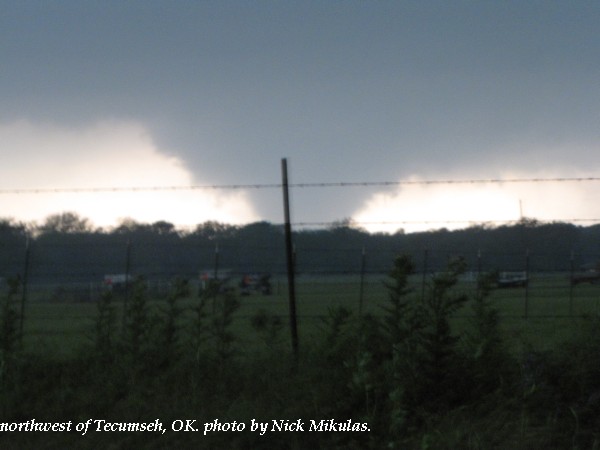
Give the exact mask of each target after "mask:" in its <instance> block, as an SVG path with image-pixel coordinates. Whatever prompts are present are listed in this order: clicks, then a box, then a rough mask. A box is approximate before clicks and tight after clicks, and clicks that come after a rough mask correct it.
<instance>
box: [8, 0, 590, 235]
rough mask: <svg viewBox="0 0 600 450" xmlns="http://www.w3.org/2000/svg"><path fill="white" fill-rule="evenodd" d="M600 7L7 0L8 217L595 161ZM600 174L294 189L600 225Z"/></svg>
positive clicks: (334, 211) (192, 210) (453, 217)
mask: <svg viewBox="0 0 600 450" xmlns="http://www.w3.org/2000/svg"><path fill="white" fill-rule="evenodd" d="M598 23H600V4H598V3H595V2H587V1H583V0H574V1H572V2H559V1H534V0H532V1H527V2H522V1H516V0H509V1H506V2H467V1H451V2H448V1H441V0H432V1H426V2H413V1H406V2H393V1H381V2H363V1H358V0H349V1H346V2H322V1H306V2H276V1H266V0H264V1H262V0H261V1H256V2H245V1H241V0H225V1H206V2H167V1H157V0H148V1H129V2H120V1H116V0H109V1H106V2H80V1H76V0H64V1H61V2H46V1H41V0H25V1H16V0H0V42H1V44H0V61H2V71H1V72H0V96H1V98H2V102H1V103H0V161H2V164H1V165H0V218H2V217H6V218H9V217H10V218H14V219H15V220H20V221H43V219H44V217H46V216H48V215H50V214H53V213H59V212H62V211H75V212H78V213H79V214H81V215H82V216H84V217H88V218H90V219H91V220H92V221H94V222H95V223H96V224H97V225H100V226H110V225H114V224H116V223H117V221H118V220H119V219H121V218H125V217H131V218H134V219H136V220H139V221H143V222H152V221H157V220H167V221H170V222H173V223H175V224H177V225H180V226H191V225H194V224H197V223H201V222H204V221H206V220H218V221H222V222H230V223H247V222H251V221H256V220H268V221H271V222H282V220H283V213H282V204H281V203H282V202H281V192H280V190H278V189H195V190H160V191H152V190H143V191H135V192H133V191H118V192H95V193H90V192H86V193H72V192H60V193H37V194H33V193H24V192H22V193H19V194H15V193H12V191H14V190H27V189H41V190H46V189H67V190H68V189H75V188H77V189H81V188H84V189H85V188H113V187H115V188H125V187H153V186H190V185H229V186H230V185H249V184H277V183H280V181H281V173H280V161H281V158H283V157H287V158H288V163H289V170H290V181H291V182H292V183H319V182H324V183H335V182H349V183H356V182H363V181H365V182H373V181H392V182H394V181H400V180H408V181H413V182H418V181H425V180H467V179H515V178H527V179H529V178H568V177H582V178H588V177H592V178H596V177H597V176H598V174H599V169H600V151H599V150H600V83H599V82H598V80H600V58H599V57H598V55H600V34H599V33H598V32H597V24H598ZM599 195H600V182H599V181H585V182H536V183H504V184H501V183H487V184H485V183H476V184H473V183H463V184H419V183H415V184H399V185H392V186H368V187H357V186H354V187H321V188H316V187H313V188H303V189H301V188H296V189H293V190H292V208H293V209H292V219H293V221H295V222H308V223H311V222H318V223H323V222H332V221H338V220H342V219H345V218H352V219H353V220H354V221H356V222H358V223H359V224H360V223H362V224H364V226H365V227H366V228H367V229H369V230H371V231H391V232H393V231H395V230H397V229H398V228H403V229H405V230H406V231H417V230H421V229H428V228H439V227H442V226H443V227H446V228H455V227H462V226H466V225H468V224H469V223H473V222H475V223H479V222H488V221H509V220H518V219H519V218H520V217H521V216H522V215H524V216H527V217H532V218H537V219H540V220H548V221H552V220H566V221H568V220H580V221H581V220H583V219H590V222H581V223H592V222H593V221H594V219H597V221H598V222H600V204H598V202H597V201H595V200H596V199H597V198H598V196H599Z"/></svg>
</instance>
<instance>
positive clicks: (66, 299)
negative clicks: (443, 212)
mask: <svg viewBox="0 0 600 450" xmlns="http://www.w3.org/2000/svg"><path fill="white" fill-rule="evenodd" d="M598 181H600V178H597V177H585V178H548V179H542V178H528V179H470V180H424V181H413V180H407V181H380V182H358V183H357V182H336V183H297V184H290V185H289V188H291V189H306V188H316V189H321V188H346V187H359V188H360V187H373V186H375V187H389V186H399V185H414V184H422V185H428V184H443V185H450V184H482V183H488V184H489V183H572V182H576V183H584V182H598ZM282 187H283V184H278V183H275V184H240V185H203V186H150V187H128V188H120V187H105V188H102V187H100V188H81V189H60V188H59V189H5V190H0V195H3V194H16V195H31V194H34V195H35V194H41V193H46V194H47V193H66V192H68V193H85V192H96V193H97V192H126V191H128V192H135V191H164V190H198V189H228V190H248V189H281V188H282ZM557 221H565V222H572V223H600V219H594V218H569V219H565V218H557ZM457 222H460V223H471V221H470V220H465V221H443V220H442V221H435V222H433V221H431V222H425V223H427V224H436V225H440V224H442V225H443V224H450V223H457ZM516 222H517V221H515V220H506V221H494V222H493V223H494V224H499V223H503V224H508V223H516ZM381 223H382V222H379V224H381ZM385 223H386V224H395V225H402V224H407V223H415V221H397V222H385ZM419 223H421V224H424V222H419ZM479 223H481V222H479ZM366 224H373V222H369V223H367V222H364V223H360V222H358V223H355V224H353V225H357V226H361V225H366ZM291 225H292V226H293V227H294V228H295V229H300V230H302V229H311V228H314V227H317V228H318V227H331V226H335V225H336V222H301V221H299V222H293V223H291ZM20 245H22V246H21V248H15V247H13V248H10V249H7V248H4V249H2V250H3V253H4V272H5V273H4V274H2V273H0V277H2V281H1V284H0V289H2V290H3V292H5V291H6V290H7V289H8V287H7V278H8V276H9V275H14V276H16V277H18V278H19V280H20V283H21V286H22V287H21V291H20V297H19V300H20V305H19V308H20V329H21V332H22V334H23V333H25V334H27V333H30V334H33V335H36V334H39V335H43V334H45V333H46V334H47V333H51V334H52V333H58V334H60V333H64V332H65V331H64V329H63V330H62V331H61V328H60V326H58V327H54V325H56V323H59V324H60V323H61V322H63V323H68V322H73V321H78V320H81V319H83V318H89V311H90V310H89V308H87V305H90V304H93V303H94V302H95V301H97V300H98V299H99V297H100V295H101V294H102V292H103V291H104V290H106V289H108V288H111V287H112V288H115V286H114V285H112V286H111V285H110V283H112V282H113V281H114V280H112V281H111V278H110V277H114V276H124V277H125V280H128V279H129V277H131V276H135V275H143V276H144V277H145V278H146V280H147V283H148V285H149V288H150V292H152V293H153V294H154V295H155V296H156V298H161V297H163V296H164V295H166V292H167V291H168V289H169V287H170V282H171V280H172V279H173V278H174V277H183V278H186V279H189V280H191V281H192V285H193V287H194V289H197V290H199V289H200V288H201V286H202V283H203V279H206V278H207V277H213V278H222V279H228V280H229V281H230V282H231V283H232V284H233V287H234V288H238V287H239V286H238V283H239V281H240V280H241V279H242V278H243V277H245V276H247V275H250V274H252V275H254V274H261V273H269V274H272V275H273V280H272V282H273V297H272V298H273V300H269V301H265V299H263V298H261V297H260V295H259V294H255V293H253V295H252V296H250V297H249V298H248V299H247V300H248V301H247V302H246V303H248V304H252V305H256V304H261V302H262V303H264V304H266V305H269V304H272V302H273V301H277V302H279V306H280V307H279V308H277V311H279V312H281V313H282V314H285V311H284V308H283V307H281V306H282V305H283V306H284V305H285V295H286V283H287V281H286V278H285V273H286V264H285V258H284V247H283V244H282V243H278V244H274V245H272V246H265V245H262V246H261V245H256V244H246V245H244V248H243V249H239V248H228V247H227V246H226V245H223V244H217V243H215V244H214V245H213V244H198V245H195V246H194V245H189V243H187V242H173V243H170V244H164V243H162V244H160V245H159V246H158V247H157V246H155V247H154V248H153V247H152V246H148V245H147V243H143V242H136V241H132V240H130V239H121V240H120V241H119V240H118V239H117V240H113V241H112V242H111V243H109V244H107V243H106V242H100V243H97V244H92V243H82V242H76V241H73V242H70V243H68V244H66V243H55V244H52V245H50V244H46V245H45V246H42V245H40V243H39V242H37V241H36V239H35V238H31V237H27V238H26V239H25V241H24V242H22V243H21V244H20ZM176 250H177V251H176ZM402 251H403V249H402V248H386V249H382V248H367V247H365V246H364V245H363V246H357V247H356V248H339V247H330V248H328V247H324V246H320V247H310V246H302V245H299V243H298V242H297V241H296V242H295V246H294V271H295V274H296V275H297V280H298V317H299V318H300V320H312V319H320V318H322V317H324V316H325V315H326V313H327V305H328V303H331V304H342V305H345V306H347V307H349V308H351V309H353V310H356V311H358V312H359V313H362V312H363V311H376V310H377V308H378V305H380V304H381V303H383V302H384V301H385V296H386V291H385V287H384V285H383V280H384V279H385V276H386V274H387V270H388V269H389V267H390V266H391V264H392V262H393V258H394V257H395V256H397V255H398V254H399V253H402ZM274 252H277V253H278V254H279V255H280V256H279V257H278V258H275V259H272V258H271V262H270V264H268V265H264V264H263V265H261V264H260V263H259V261H260V255H272V254H273V253H274ZM413 253H415V254H413V257H414V259H415V264H416V268H417V270H416V273H415V275H414V276H413V278H412V284H413V289H414V291H415V292H416V293H422V294H421V295H424V294H423V293H424V292H425V291H426V287H427V284H428V281H429V279H430V277H431V276H432V275H433V274H435V273H438V272H440V271H443V270H444V266H445V262H446V261H448V259H449V258H451V257H454V256H457V252H456V250H453V251H448V250H443V249H436V248H425V247H423V248H422V249H421V250H420V251H416V252H413ZM51 254H52V255H54V257H53V258H50V257H49V255H51ZM56 255H59V256H60V255H62V256H63V257H65V255H67V256H69V257H71V258H72V259H73V258H74V259H75V260H76V261H77V264H76V265H75V266H71V267H70V268H69V270H68V272H66V271H65V268H64V267H61V266H60V258H59V259H56V257H55V256H56ZM153 255H154V256H153ZM156 255H158V256H156ZM176 255H179V256H178V257H180V258H181V255H184V257H182V258H181V259H178V257H177V256H176ZM348 255H351V257H349V256H348ZM342 256H343V257H342ZM459 256H462V257H464V258H465V260H466V261H467V270H466V273H465V275H464V277H463V279H462V280H461V283H460V288H461V289H464V290H466V291H470V292H473V291H474V289H476V279H477V276H478V275H479V274H481V273H483V272H489V271H494V270H496V271H500V272H503V273H500V274H499V275H501V276H505V277H507V280H508V281H507V286H500V284H499V287H500V288H499V289H498V290H497V293H495V294H494V300H495V301H496V302H497V304H499V305H502V302H504V304H505V305H502V306H505V307H503V308H501V312H502V315H503V316H504V317H507V318H510V317H514V318H524V319H557V318H570V317H576V316H580V315H582V314H591V313H598V308H599V307H598V300H599V297H600V296H599V295H598V294H599V293H598V292H597V291H596V288H595V286H594V285H595V284H596V283H599V284H600V278H599V277H598V276H597V269H598V268H596V267H594V268H591V269H589V268H588V269H586V270H582V269H581V267H582V266H583V265H584V262H585V261H583V260H580V258H579V256H580V255H577V254H575V253H573V252H571V253H570V254H568V255H565V254H556V255H550V254H536V253H532V252H530V251H528V250H527V249H526V248H524V249H523V252H522V253H521V254H514V253H513V254H508V253H506V254H501V253H498V252H496V253H495V254H490V253H486V252H485V251H483V252H482V251H481V250H479V251H477V252H471V253H468V254H467V253H463V254H461V255H459ZM157 257H158V258H160V259H162V260H163V262H164V260H165V258H166V260H167V261H168V264H167V267H166V268H165V266H164V265H163V266H160V268H157V267H159V266H156V265H152V264H151V263H150V262H151V261H152V260H153V259H156V258H157ZM549 258H552V259H561V260H562V263H561V264H560V265H559V266H560V267H559V269H549V268H548V264H545V263H544V261H545V260H547V259H549ZM315 260H318V261H320V262H321V263H320V264H319V269H318V270H315V269H314V265H313V264H312V263H311V262H312V261H315ZM342 260H343V261H345V263H344V264H341V263H340V261H342ZM489 260H493V261H495V262H496V263H495V264H494V265H492V264H490V263H489V262H488V261H489ZM587 260H588V261H589V260H596V261H600V255H595V254H588V255H587ZM347 261H352V262H351V263H348V262H347ZM385 261H387V263H385ZM498 261H501V262H502V263H498ZM386 264H387V265H386ZM15 267H17V268H20V269H17V270H15V269H14V268H15ZM9 269H10V270H9ZM11 270H12V273H6V272H8V271H11ZM107 277H108V278H107ZM510 277H513V278H514V279H513V281H514V283H513V284H511V283H510ZM515 280H516V281H515ZM126 295H127V293H126ZM416 295H418V294H416ZM30 304H36V305H42V306H43V307H41V308H35V311H36V312H35V314H38V317H31V318H29V316H28V315H27V314H28V305H30ZM32 310H33V308H32ZM32 314H34V313H33V312H32ZM462 314H464V312H463V313H462ZM25 317H27V318H28V319H31V322H32V323H37V324H38V325H36V326H34V327H31V328H28V327H27V324H26V323H24V320H25ZM44 319H47V320H44ZM41 323H45V326H39V324H41ZM82 323H84V322H83V321H82ZM84 325H85V326H87V324H84ZM82 327H83V325H82ZM81 331H82V330H79V331H74V333H79V332H81Z"/></svg>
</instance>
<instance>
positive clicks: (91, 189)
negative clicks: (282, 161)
mask: <svg viewBox="0 0 600 450" xmlns="http://www.w3.org/2000/svg"><path fill="white" fill-rule="evenodd" d="M598 181H600V177H555V178H486V179H463V180H461V179H457V180H450V179H443V180H400V181H357V182H353V181H350V182H346V181H340V182H317V183H291V184H289V187H290V188H298V189H306V188H334V187H339V188H346V187H393V186H403V185H453V184H505V183H511V184H515V183H583V182H598ZM281 187H282V185H281V184H279V183H255V184H206V185H189V186H173V185H172V186H122V187H119V186H108V187H89V188H87V187H74V188H18V189H0V195H7V194H13V195H24V194H65V193H69V194H81V193H103V192H144V191H150V192H151V191H194V190H220V189H223V190H243V189H249V190H257V189H280V188H281Z"/></svg>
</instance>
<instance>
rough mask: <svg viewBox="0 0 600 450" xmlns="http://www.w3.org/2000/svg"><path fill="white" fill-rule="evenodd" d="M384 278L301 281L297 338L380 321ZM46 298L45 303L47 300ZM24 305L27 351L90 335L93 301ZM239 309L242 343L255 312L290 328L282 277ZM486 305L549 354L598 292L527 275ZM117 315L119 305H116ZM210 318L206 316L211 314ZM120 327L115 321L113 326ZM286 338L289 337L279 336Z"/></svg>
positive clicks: (467, 310)
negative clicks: (359, 320) (363, 318)
mask: <svg viewBox="0 0 600 450" xmlns="http://www.w3.org/2000/svg"><path fill="white" fill-rule="evenodd" d="M385 280H386V277H384V276H375V275H369V276H367V277H365V279H364V282H363V284H362V298H361V282H360V278H359V277H358V276H356V275H336V276H308V275H306V276H299V277H298V278H297V285H296V297H297V299H296V304H297V315H298V330H299V336H300V340H301V342H302V341H306V340H310V339H312V337H313V336H315V335H316V334H318V332H319V330H320V329H321V328H322V327H321V325H322V322H323V319H324V318H325V317H327V314H328V311H329V309H330V308H332V307H337V306H343V307H345V308H347V309H348V310H350V311H352V312H353V314H355V315H358V312H359V308H360V305H361V303H362V312H363V314H366V313H370V314H373V315H381V313H382V308H381V307H382V305H385V303H386V299H387V295H388V294H387V290H386V288H385V285H384V282H385ZM411 285H412V288H413V294H412V295H413V296H414V297H415V298H416V299H418V298H419V297H420V296H421V295H423V293H424V292H425V293H426V292H427V281H426V282H425V286H423V278H422V277H421V276H420V275H415V276H413V277H411ZM455 289H456V290H457V291H459V292H464V293H465V294H467V295H468V296H469V297H470V298H472V297H473V295H474V294H475V290H476V285H475V283H474V282H472V281H462V282H460V283H459V285H458V286H457V287H456V288H455ZM49 297H51V300H49V299H48V298H49ZM28 298H29V299H30V300H29V301H27V303H26V309H25V320H24V344H25V347H26V348H30V349H31V348H35V349H44V351H48V352H51V353H54V354H56V355H57V356H59V355H68V354H70V353H72V352H73V351H74V350H75V349H77V348H79V347H81V345H83V344H85V343H87V342H90V339H91V338H92V334H93V327H94V320H95V317H96V315H97V304H96V302H94V301H75V300H73V299H72V298H71V297H69V296H68V295H66V296H65V298H66V300H64V301H63V300H62V299H61V298H60V297H57V296H56V295H55V294H53V295H50V294H48V293H47V292H46V293H44V291H43V290H39V289H38V290H36V289H33V288H32V289H31V290H30V292H28ZM238 298H239V300H240V303H241V306H240V308H239V310H238V311H237V312H236V315H235V319H236V320H235V324H234V331H235V334H236V335H237V336H238V337H239V338H240V342H242V343H248V342H252V340H253V339H254V333H253V331H252V329H251V327H250V318H251V317H253V316H254V315H255V314H256V313H257V312H258V311H260V310H264V311H266V312H267V313H269V314H271V315H275V316H279V317H280V318H281V321H282V324H283V326H284V328H287V327H288V324H289V312H288V311H289V306H288V288H287V282H286V280H285V279H275V280H274V282H273V294H272V295H270V296H263V295H261V294H260V293H252V294H251V295H249V296H239V294H238ZM490 301H491V303H492V304H493V305H494V306H495V308H496V309H497V310H498V312H499V314H500V316H501V318H502V320H501V327H502V330H503V332H504V334H505V340H506V342H507V343H508V344H509V345H510V347H511V348H513V349H515V350H518V349H519V348H520V347H522V346H524V345H531V346H533V347H534V348H538V349H545V348H550V347H552V346H553V345H555V344H556V343H558V342H561V341H564V340H565V339H567V338H568V337H569V336H572V335H573V333H574V332H576V330H577V329H578V324H579V322H580V320H581V319H580V318H581V317H582V316H585V315H595V314H597V313H598V312H599V304H600V286H596V285H591V284H585V285H579V286H576V287H574V288H571V286H570V284H569V283H568V279H567V277H566V276H565V275H564V274H558V275H551V276H548V275H544V276H537V277H536V276H533V277H531V280H530V283H529V287H528V288H527V289H525V288H508V289H496V290H494V291H493V292H492V293H491V295H490ZM197 304H198V298H197V296H196V295H192V296H190V297H189V298H186V299H182V300H181V301H180V306H181V308H183V309H184V310H185V311H186V312H185V313H184V314H183V317H182V318H181V326H182V327H183V329H185V328H186V327H187V326H188V325H189V322H191V320H192V312H191V311H192V308H193V307H194V306H195V305H197ZM114 305H115V308H116V310H117V314H120V313H121V312H122V309H123V301H122V300H119V299H115V301H114ZM149 306H150V308H151V309H153V310H154V311H157V312H159V311H160V310H161V308H164V307H165V300H164V299H160V298H158V299H157V298H150V301H149ZM209 312H210V311H209ZM471 315H472V312H471V304H470V302H468V303H467V304H466V305H465V306H464V307H463V309H462V310H460V311H459V312H458V313H457V314H456V315H455V319H454V324H455V326H456V329H457V330H459V329H460V327H462V326H464V325H466V323H467V322H468V320H469V317H470V316H471ZM117 322H118V320H117ZM285 336H287V334H285Z"/></svg>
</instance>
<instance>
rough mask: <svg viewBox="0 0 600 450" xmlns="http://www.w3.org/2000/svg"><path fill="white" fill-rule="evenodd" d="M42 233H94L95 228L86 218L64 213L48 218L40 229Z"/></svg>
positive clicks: (72, 213)
mask: <svg viewBox="0 0 600 450" xmlns="http://www.w3.org/2000/svg"><path fill="white" fill-rule="evenodd" d="M39 230H40V231H41V232H42V233H72V234H74V233H92V232H93V231H94V228H93V226H92V224H91V222H90V221H89V219H86V218H84V217H81V216H79V215H78V214H77V213H74V212H63V213H60V214H53V215H50V216H48V217H46V220H45V221H44V224H43V225H42V226H41V227H40V228H39Z"/></svg>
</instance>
